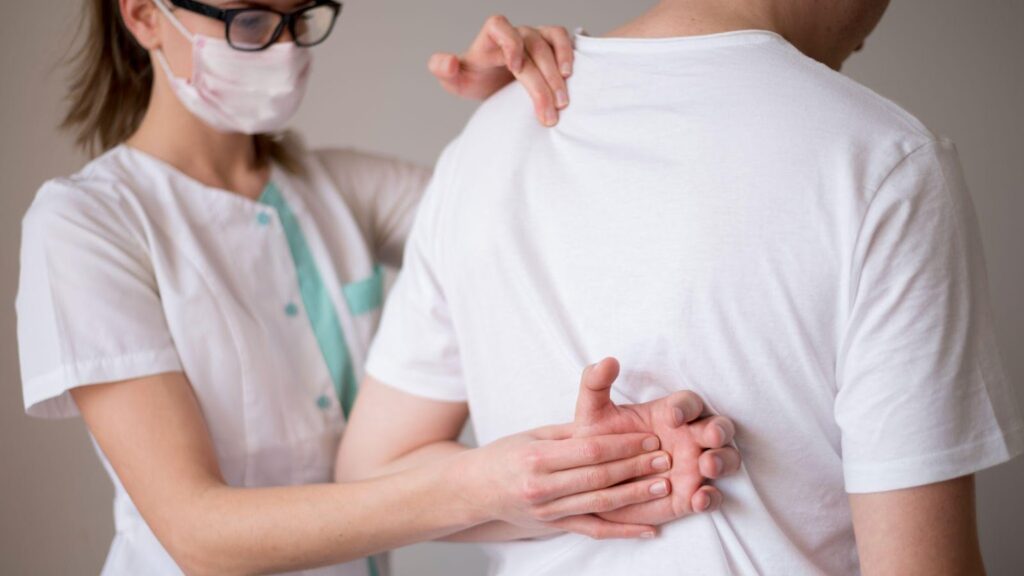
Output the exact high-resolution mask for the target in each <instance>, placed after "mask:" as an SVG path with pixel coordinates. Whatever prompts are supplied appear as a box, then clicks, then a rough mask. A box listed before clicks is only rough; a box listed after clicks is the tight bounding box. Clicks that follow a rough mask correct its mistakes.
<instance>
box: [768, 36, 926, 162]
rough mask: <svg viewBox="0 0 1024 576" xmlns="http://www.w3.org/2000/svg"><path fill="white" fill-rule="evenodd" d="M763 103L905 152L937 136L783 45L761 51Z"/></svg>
mask: <svg viewBox="0 0 1024 576" xmlns="http://www.w3.org/2000/svg"><path fill="white" fill-rule="evenodd" d="M765 58H766V69H767V70H766V73H767V74H770V76H771V78H772V80H771V81H770V82H765V86H764V95H765V97H766V98H767V99H768V100H767V102H768V103H769V104H771V105H773V106H777V107H778V108H779V109H780V110H784V111H787V112H789V114H787V115H786V116H787V117H788V118H802V119H803V122H805V123H806V124H805V126H806V127H811V126H815V125H816V126H818V127H819V128H820V129H826V130H829V131H830V132H832V133H833V134H836V135H837V136H840V139H841V140H842V139H844V138H852V139H854V140H856V141H864V142H871V143H873V144H876V145H877V144H881V143H896V142H898V143H901V145H902V147H903V148H904V149H905V150H904V151H905V152H906V153H909V152H910V151H912V150H913V149H916V148H918V147H920V146H923V145H926V144H929V143H933V142H936V141H938V140H939V138H938V137H937V136H936V135H935V134H934V133H933V132H932V131H931V130H929V129H928V127H927V126H925V124H924V123H923V122H921V121H920V120H919V119H918V118H917V117H915V116H914V115H913V114H911V113H910V112H909V111H907V110H906V109H904V108H903V107H902V106H900V105H899V104H897V103H896V102H894V101H892V100H890V99H889V98H886V97H884V96H882V95H880V94H878V93H877V92H875V91H874V90H872V89H871V88H869V87H867V86H865V85H863V84H861V83H859V82H857V81H856V80H854V79H852V78H850V77H849V76H846V75H844V74H842V73H840V72H837V71H835V70H833V69H831V68H829V67H828V66H826V65H824V64H822V63H820V62H818V61H816V60H813V59H812V58H809V57H807V56H805V55H803V54H802V53H800V52H799V51H798V50H797V49H796V48H794V47H792V46H790V45H788V44H786V45H782V46H780V47H779V49H778V50H777V51H774V53H773V54H766V55H765Z"/></svg>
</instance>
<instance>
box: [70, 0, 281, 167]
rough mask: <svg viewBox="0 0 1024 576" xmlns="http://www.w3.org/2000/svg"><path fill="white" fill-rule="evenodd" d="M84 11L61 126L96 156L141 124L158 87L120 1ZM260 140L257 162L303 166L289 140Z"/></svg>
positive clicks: (94, 3) (101, 1) (91, 4)
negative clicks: (81, 37) (287, 143)
mask: <svg viewBox="0 0 1024 576" xmlns="http://www.w3.org/2000/svg"><path fill="white" fill-rule="evenodd" d="M158 1H159V0H158ZM84 11H85V14H84V15H83V16H84V17H83V18H82V29H80V30H79V33H81V32H82V31H83V29H84V32H85V35H84V38H83V40H82V42H81V46H79V48H78V50H77V51H76V53H75V55H74V56H72V57H71V58H70V59H69V60H68V61H67V63H68V65H69V67H70V68H71V70H72V73H71V78H70V84H69V86H68V94H67V97H66V98H67V101H68V109H67V112H66V113H65V115H64V119H63V121H62V122H61V124H60V127H61V128H62V129H65V130H69V131H71V132H72V133H74V135H75V143H76V144H77V145H78V146H79V147H81V148H82V149H84V150H85V151H86V152H88V153H89V154H90V155H91V156H96V155H97V154H99V153H102V152H105V151H107V150H109V149H111V148H113V147H115V146H117V145H119V144H121V143H123V142H124V141H125V140H127V139H128V137H129V136H131V135H132V134H133V133H135V131H136V130H137V129H138V128H139V124H140V123H141V122H142V118H143V116H145V114H146V108H147V107H148V106H149V98H150V94H151V93H152V90H153V64H152V62H151V61H150V57H149V53H148V52H147V51H146V49H145V48H143V47H142V46H140V45H139V43H138V42H136V41H135V37H134V36H132V34H131V32H129V31H128V28H127V27H126V26H125V25H124V20H123V19H122V18H121V8H120V6H119V3H118V0H85V6H84ZM254 140H255V146H256V157H257V160H259V161H260V162H265V161H267V160H275V161H277V162H278V163H280V164H281V165H282V166H283V167H285V168H286V169H288V170H291V171H297V170H298V167H299V164H298V161H297V159H295V158H294V157H293V156H292V155H291V154H290V153H289V151H288V148H287V147H286V145H285V142H286V140H287V139H283V138H277V137H274V136H272V135H269V134H260V135H257V136H256V137H255V138H254Z"/></svg>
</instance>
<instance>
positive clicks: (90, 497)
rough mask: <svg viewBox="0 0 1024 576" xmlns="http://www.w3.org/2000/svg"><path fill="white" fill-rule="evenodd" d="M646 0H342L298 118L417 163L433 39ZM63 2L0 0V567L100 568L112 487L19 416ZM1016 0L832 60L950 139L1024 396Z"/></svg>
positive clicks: (1003, 480) (1022, 477)
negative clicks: (28, 275)
mask: <svg viewBox="0 0 1024 576" xmlns="http://www.w3.org/2000/svg"><path fill="white" fill-rule="evenodd" d="M651 3H652V2H651V0H642V1H640V0H631V1H629V2H624V1H623V0H560V1H552V0H431V1H429V2H426V1H423V0H350V1H349V2H348V5H347V6H346V9H345V14H344V16H343V19H342V20H341V21H340V22H339V28H338V29H337V30H336V32H335V34H334V35H333V37H332V38H331V40H330V41H329V42H328V43H326V44H325V45H324V46H322V47H321V48H319V49H318V51H317V70H316V73H315V77H314V79H313V84H312V87H311V91H310V95H309V98H308V100H307V102H306V103H305V106H304V108H303V110H302V112H301V113H300V115H299V117H298V118H297V120H296V122H295V124H296V127H297V128H298V129H299V130H300V131H302V132H303V133H304V134H305V135H306V137H307V138H308V140H309V141H310V142H312V143H315V144H334V145H339V144H340V145H351V146H358V147H362V148H365V149H370V150H376V151H382V152H388V153H392V154H396V155H400V156H403V157H406V158H409V159H413V160H417V161H420V162H423V163H429V162H432V161H433V160H434V158H435V157H436V155H437V153H438V152H439V151H440V149H441V147H442V146H443V145H444V143H445V142H446V141H447V140H448V139H450V138H451V137H452V136H453V135H454V134H455V133H456V131H458V130H459V128H460V127H461V125H462V123H463V122H464V121H465V119H466V118H467V116H468V115H469V114H470V113H471V111H472V109H473V105H472V104H471V103H466V102H460V101H457V100H454V99H451V98H449V97H448V96H447V95H446V94H444V93H443V92H442V91H441V90H440V89H438V88H437V87H436V86H435V85H434V83H433V81H432V79H431V78H430V77H429V75H428V74H427V73H426V72H425V69H424V62H425V61H426V59H427V57H428V56H429V54H430V53H431V51H433V50H438V49H451V50H458V49H460V48H462V47H464V46H466V45H467V44H468V42H469V40H470V39H471V38H472V36H473V35H474V34H475V31H476V30H477V29H478V27H479V25H480V24H481V23H482V22H483V20H484V19H485V17H486V16H487V15H489V14H490V13H492V12H504V13H506V14H508V15H509V16H510V17H511V18H512V19H513V20H514V21H516V22H530V23H559V24H563V25H566V26H568V27H570V28H572V27H575V26H577V25H583V26H585V27H586V28H587V29H588V30H590V31H591V32H592V33H603V32H605V31H607V30H609V29H610V28H611V27H612V26H613V25H614V24H615V23H618V22H621V21H624V20H625V19H626V18H628V17H629V16H632V15H635V14H638V13H639V12H640V11H642V9H643V8H644V7H645V6H647V5H650V4H651ZM78 4H79V2H78V1H76V2H69V1H67V0H31V1H27V2H24V1H23V2H10V1H5V2H4V8H5V10H4V21H5V23H6V26H5V27H4V32H3V34H2V35H0V59H2V60H0V66H2V68H0V103H2V106H0V182H2V183H3V191H2V192H0V303H2V305H0V490H2V492H0V574H90V573H96V572H98V570H99V568H100V566H101V565H102V561H103V558H104V555H105V553H106V549H107V545H108V543H109V539H110V537H111V532H112V521H111V504H110V496H111V488H110V486H109V483H108V481H107V479H106V478H105V476H104V474H103V471H102V470H101V468H100V466H99V463H98V461H97V459H96V457H95V456H94V454H93V452H92V448H91V446H90V445H89V442H88V439H87V437H86V435H85V432H84V429H83V427H82V424H81V423H80V422H79V421H70V422H48V421H38V420H32V419H29V418H28V417H26V416H24V413H23V411H22V399H21V391H20V382H19V376H18V359H17V346H16V340H15V318H14V295H15V290H16V285H17V273H18V252H17V250H18V245H19V235H20V224H19V223H20V219H21V216H22V214H23V213H24V211H25V209H26V207H27V206H28V204H29V202H30V201H31V199H32V196H33V194H34V193H35V190H36V189H37V188H38V186H39V185H40V184H41V183H42V182H43V181H44V180H45V179H47V178H50V177H53V176H56V175H61V174H67V173H70V172H72V171H74V170H76V169H77V167H79V166H80V165H81V164H82V163H83V162H84V161H85V158H84V157H83V156H82V155H81V154H79V153H78V152H76V151H75V150H73V149H72V148H71V146H70V144H69V139H68V138H67V137H66V136H64V135H62V134H60V133H58V132H57V130H56V129H55V126H56V124H57V122H58V119H59V117H60V111H61V98H62V94H63V88H62V86H63V84H62V80H63V75H64V72H63V70H61V69H59V68H57V62H58V61H59V59H60V57H61V56H62V54H63V53H64V51H65V49H66V47H67V46H68V44H69V42H70V39H71V36H72V34H73V31H74V29H75V24H76V22H77V18H78V10H77V7H78ZM1022 26H1024V2H1021V1H1019V0H972V1H970V2H967V1H964V0H896V1H894V2H893V6H892V7H891V8H890V10H889V13H888V15H887V16H886V18H885V20H884V21H883V22H882V24H881V26H880V27H879V29H878V30H877V31H876V33H875V34H874V35H873V36H872V38H871V39H869V41H868V45H867V50H866V51H865V52H863V53H862V54H859V55H856V56H854V58H853V59H852V60H851V61H850V63H849V65H848V67H847V68H848V69H847V70H846V72H847V73H848V74H849V75H850V76H852V77H854V78H855V79H857V80H859V81H861V82H863V83H865V84H867V85H868V86H871V87H872V88H874V89H875V90H877V91H878V92H880V93H882V94H884V95H886V96H888V97H890V98H892V99H894V100H896V101H897V102H899V103H900V104H902V105H903V106H904V107H906V108H908V109H909V110H911V111H912V112H914V113H915V114H917V115H918V116H919V117H920V118H922V119H923V120H924V122H925V123H926V124H928V125H929V126H931V127H932V128H933V129H934V130H935V131H937V132H940V133H942V134H945V135H948V136H950V137H952V138H953V139H954V140H955V141H956V142H957V144H958V147H959V149H960V152H961V157H962V160H963V163H964V166H965V169H966V173H967V179H968V182H969V183H970V185H971V188H972V194H973V197H974V201H975V205H976V207H977V212H978V217H979V219H980V220H981V226H982V230H983V235H984V244H985V249H986V255H987V258H988V266H989V277H990V281H991V290H992V301H993V306H994V309H995V313H996V319H995V321H996V328H997V331H998V336H999V342H1000V346H1001V350H1002V355H1003V358H1004V360H1005V363H1006V368H1007V370H1008V372H1009V375H1010V378H1011V379H1012V381H1013V382H1014V383H1015V385H1016V388H1017V390H1018V396H1019V397H1024V384H1022V382H1024V304H1022V298H1021V295H1022V294H1024V260H1022V257H1021V251H1022V248H1024V227H1022V226H1021V223H1020V221H1021V219H1022V218H1024V194H1022V192H1024V191H1022V190H1021V188H1022V182H1024V144H1022V140H1021V135H1022V134H1024V113H1022V111H1021V105H1022V104H1024V64H1022V62H1021V57H1022V56H1024V34H1021V32H1020V31H1021V27H1022ZM1022 489H1024V460H1017V461H1015V462H1013V463H1011V464H1008V465H1005V466H1003V467H1001V468H997V469H995V470H990V471H986V472H984V473H982V474H980V475H979V480H978V492H979V504H978V506H979V513H980V518H981V537H982V544H983V547H984V552H985V557H986V561H987V564H988V567H989V572H990V573H991V574H996V575H999V574H1020V573H1021V570H1022V569H1024V546H1022V545H1021V543H1022V539H1021V531H1022V528H1024V527H1022V525H1021V522H1022V519H1024V496H1022V495H1021V493H1022ZM482 571H483V563H482V556H481V555H480V553H479V552H477V551H476V550H475V549H473V548H470V547H460V546H453V545H439V544H426V545H421V546H417V547H413V548H411V549H408V550H403V551H401V552H399V553H398V554H397V573H398V574H400V575H413V574H415V575H427V574H448V575H453V574H480V573H482Z"/></svg>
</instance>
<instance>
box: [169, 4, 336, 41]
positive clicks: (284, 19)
mask: <svg viewBox="0 0 1024 576" xmlns="http://www.w3.org/2000/svg"><path fill="white" fill-rule="evenodd" d="M156 1H157V2H162V1H163V0H156ZM170 2H171V4H174V5H175V6H177V7H178V8H181V9H182V10H188V11H189V12H194V13H196V14H200V15H202V16H206V17H209V18H213V19H215V20H220V21H221V22H223V23H224V38H225V39H227V41H228V44H230V45H231V47H232V48H234V49H235V50H240V51H242V52H259V51H261V50H266V49H267V48H269V47H271V46H272V45H273V44H274V43H275V42H277V41H278V39H279V38H281V34H283V33H284V29H285V27H286V26H287V27H288V30H289V31H290V32H291V33H292V39H293V40H294V41H295V45H296V46H302V47H303V48H309V47H311V46H316V45H317V44H320V43H321V42H323V41H324V40H327V37H328V36H330V35H331V32H332V31H334V24H335V23H336V22H337V21H338V16H339V15H340V14H341V9H342V6H343V5H342V3H341V2H338V1H337V0H314V2H313V3H312V4H310V5H309V6H303V7H302V8H299V9H297V10H293V11H291V12H288V13H284V12H278V11H277V10H274V9H273V8H256V7H251V8H217V7H216V6H210V5H209V4H204V3H202V2H198V1H197V0H170ZM321 6H327V7H328V8H331V9H332V10H333V11H334V17H333V18H331V25H330V26H329V27H328V28H327V32H325V33H324V37H323V38H321V39H319V40H317V41H316V42H312V43H302V42H299V38H298V35H297V34H296V33H295V20H296V18H298V17H300V16H302V14H304V13H305V12H307V11H309V10H312V9H314V8H320V7H321ZM244 12H271V13H273V14H277V15H278V16H280V17H281V21H280V22H279V23H278V25H277V28H276V29H275V30H274V33H273V34H271V35H270V39H269V40H267V43H266V44H264V45H262V46H258V47H256V48H251V47H242V46H235V44H234V43H233V42H232V41H231V32H230V28H231V21H232V20H234V19H235V17H237V16H238V15H239V14H242V13H244Z"/></svg>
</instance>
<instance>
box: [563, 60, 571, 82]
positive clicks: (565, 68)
mask: <svg viewBox="0 0 1024 576" xmlns="http://www.w3.org/2000/svg"><path fill="white" fill-rule="evenodd" d="M571 75H572V66H570V65H569V63H568V62H566V63H565V64H562V76H564V77H566V78H568V77H569V76H571Z"/></svg>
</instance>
